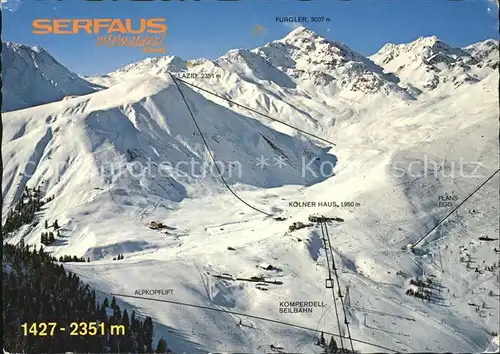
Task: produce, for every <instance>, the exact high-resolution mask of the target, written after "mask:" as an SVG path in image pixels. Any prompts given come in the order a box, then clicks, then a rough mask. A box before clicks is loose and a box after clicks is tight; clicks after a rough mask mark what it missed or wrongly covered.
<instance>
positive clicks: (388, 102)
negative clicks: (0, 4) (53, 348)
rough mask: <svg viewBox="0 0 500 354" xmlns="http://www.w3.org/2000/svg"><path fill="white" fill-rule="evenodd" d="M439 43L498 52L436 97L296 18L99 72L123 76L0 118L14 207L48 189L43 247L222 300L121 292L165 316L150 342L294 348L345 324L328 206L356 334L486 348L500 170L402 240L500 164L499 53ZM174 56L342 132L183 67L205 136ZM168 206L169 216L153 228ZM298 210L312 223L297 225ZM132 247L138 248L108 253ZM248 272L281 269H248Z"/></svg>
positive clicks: (364, 348)
mask: <svg viewBox="0 0 500 354" xmlns="http://www.w3.org/2000/svg"><path fill="white" fill-rule="evenodd" d="M432 43H434V44H432ZM424 47H425V46H424ZM427 47H429V46H427ZM430 47H432V48H433V49H429V50H438V49H439V48H441V49H439V51H442V52H443V53H445V54H446V58H448V57H449V58H451V59H453V60H456V61H459V62H460V63H468V64H467V65H470V66H471V71H473V70H476V69H477V67H478V65H480V64H481V63H483V65H482V68H478V69H477V70H478V71H477V72H478V73H482V75H479V74H478V76H477V82H472V81H471V84H465V83H464V84H463V85H456V86H457V87H455V85H454V84H452V85H451V86H450V85H446V84H447V83H443V85H442V86H439V89H440V90H443V91H441V92H445V93H446V95H444V96H443V97H439V99H436V98H435V97H432V96H431V97H429V96H428V95H426V94H418V89H416V88H413V89H412V86H415V87H420V89H421V90H422V91H424V90H427V89H425V88H424V87H423V85H421V84H422V82H421V81H418V80H417V81H418V82H417V81H415V82H413V81H412V80H406V79H404V80H403V79H402V77H403V76H404V75H402V76H401V80H400V79H399V78H398V76H399V74H397V73H396V74H394V75H389V74H384V73H383V72H382V67H381V66H379V65H377V64H375V63H374V62H372V61H371V60H369V59H367V58H364V57H362V56H361V55H359V54H356V53H355V52H353V51H352V50H350V49H349V48H348V47H347V46H345V45H343V44H338V43H333V42H328V41H326V40H323V39H322V38H321V37H319V36H316V35H315V34H314V33H312V32H310V31H308V30H306V29H303V28H300V29H297V30H295V31H293V32H292V33H291V34H290V35H288V36H287V37H285V38H283V39H281V40H278V41H275V42H271V43H269V44H267V45H265V46H263V47H261V48H256V49H253V50H245V49H238V50H232V51H230V52H228V53H227V54H226V55H224V56H222V57H221V58H219V59H217V60H214V61H211V60H204V59H201V60H196V61H183V60H182V59H180V58H177V57H163V58H158V59H150V60H145V61H141V62H138V63H134V64H132V65H130V66H127V67H125V68H122V69H120V70H119V71H116V72H114V73H111V74H109V75H107V76H105V77H101V78H92V81H94V80H101V81H94V82H100V83H106V85H109V88H107V89H103V90H100V91H98V92H95V93H92V94H89V95H86V96H81V97H74V98H69V99H66V100H63V101H60V102H53V103H50V104H45V105H42V106H37V107H32V108H27V109H23V110H18V111H14V112H8V113H6V114H4V115H3V124H4V132H3V142H2V155H3V156H2V158H3V163H4V171H3V183H2V196H3V198H4V203H5V205H7V207H6V208H4V210H8V205H10V203H11V201H13V200H15V199H16V197H18V196H19V194H20V193H21V192H22V191H23V189H24V187H25V186H26V185H27V186H29V187H33V186H38V185H40V186H41V189H42V191H43V193H44V194H45V195H53V196H54V197H55V198H54V200H52V201H51V202H50V203H48V204H46V205H45V207H46V208H45V209H44V210H43V211H41V212H40V213H39V214H38V215H37V217H38V218H39V221H43V220H48V221H49V223H52V222H53V221H54V220H55V219H57V220H58V223H59V224H60V225H61V230H62V231H61V235H60V236H57V239H56V242H55V243H54V244H52V245H50V246H47V247H46V250H47V251H50V252H52V253H53V254H54V255H56V256H58V255H61V254H72V255H76V256H78V257H80V256H84V257H90V259H91V262H90V263H74V264H72V263H67V264H65V266H67V268H69V269H70V270H71V271H73V272H75V273H77V274H78V275H79V276H80V277H81V278H82V279H83V280H85V281H86V282H87V283H89V284H91V285H92V286H93V287H95V288H96V289H98V290H99V291H100V292H102V293H103V294H110V293H115V294H124V295H134V294H135V292H136V290H140V289H152V288H154V289H172V290H173V291H172V293H171V295H168V297H167V298H160V297H158V298H159V299H166V300H173V301H177V302H186V303H188V304H193V305H197V306H208V307H211V308H215V309H219V310H221V312H213V311H206V310H204V309H203V308H192V307H183V306H179V305H172V304H169V303H162V302H154V301H150V300H149V301H148V300H142V299H137V298H133V299H131V298H126V297H123V296H122V297H119V300H120V301H121V304H120V307H127V306H131V307H134V308H135V309H140V313H141V315H151V316H152V318H153V319H154V321H155V339H156V340H157V339H158V338H160V337H164V338H165V339H166V340H167V342H168V343H169V346H170V347H172V349H173V350H174V351H176V352H269V351H270V350H273V349H276V348H280V347H282V348H283V350H284V351H287V352H294V353H311V354H319V353H320V352H322V348H320V347H318V346H316V345H315V343H316V341H317V336H318V334H319V333H316V330H315V329H317V330H319V331H322V330H325V331H329V332H332V333H338V331H339V330H340V331H342V333H344V335H346V327H345V325H342V324H341V325H340V327H341V329H339V328H337V322H336V319H335V314H334V312H333V299H332V293H331V290H330V289H326V288H325V279H326V278H327V277H328V266H327V265H328V264H329V263H328V262H329V261H328V259H327V252H326V250H327V249H325V247H324V243H323V240H322V235H321V230H320V228H319V226H318V225H317V224H315V223H312V224H311V225H307V224H308V217H309V215H311V214H313V213H321V214H323V215H326V216H331V217H340V218H341V219H340V220H344V221H338V222H332V223H331V224H329V230H330V234H331V243H332V249H333V250H332V253H333V254H334V256H335V257H336V259H335V260H336V264H337V269H338V273H339V281H340V289H341V290H342V291H344V294H345V290H346V287H349V293H348V294H349V296H348V297H347V296H346V298H345V301H346V304H347V305H346V306H347V308H346V311H345V313H346V317H347V319H348V321H349V323H350V331H351V333H352V337H353V338H354V341H353V342H354V348H355V349H356V350H359V351H361V352H380V351H382V352H390V351H391V350H394V351H395V352H481V351H484V350H485V349H487V348H489V349H491V348H492V346H491V343H492V338H493V337H494V335H493V332H498V323H499V317H498V313H499V304H498V298H497V297H496V295H498V287H499V281H500V279H499V277H498V255H497V253H496V250H494V247H495V245H494V244H495V242H491V241H487V240H488V238H491V239H494V238H496V237H497V234H498V229H499V223H498V205H499V203H498V202H499V196H498V183H499V178H498V174H497V175H496V176H495V177H494V178H492V179H491V180H490V181H489V182H488V183H487V184H485V185H484V187H483V188H481V189H480V190H479V191H478V192H477V193H476V194H475V195H474V196H473V197H471V198H470V199H469V200H468V201H467V203H464V204H463V206H461V207H460V208H459V209H457V210H456V211H455V212H453V215H452V216H451V217H449V218H448V219H447V221H446V222H444V223H442V224H441V225H440V226H439V227H438V228H437V229H436V230H435V231H434V232H433V233H431V234H430V235H429V236H428V238H427V239H426V240H425V241H424V242H422V244H421V245H420V246H419V247H418V248H417V249H416V250H415V252H411V251H408V250H403V248H404V246H406V245H407V244H412V243H415V242H416V241H417V240H418V239H420V238H421V237H422V236H423V235H425V234H426V233H427V232H428V231H429V230H431V229H432V228H433V227H434V226H436V224H437V223H438V222H439V221H440V220H441V219H442V218H444V217H445V216H446V215H447V214H449V213H450V211H451V208H453V207H456V206H457V205H458V203H459V202H460V201H462V200H464V199H465V198H467V197H468V195H469V194H470V193H471V192H472V191H473V190H474V189H476V188H477V187H478V186H479V185H480V184H481V183H482V182H484V181H485V180H486V179H487V178H488V177H489V176H491V175H492V174H493V173H494V172H495V171H496V169H498V163H499V160H498V156H499V143H498V136H497V135H498V134H497V132H498V116H499V111H498V90H497V85H498V78H499V76H498V72H497V71H496V70H490V69H491V68H490V69H488V68H485V66H484V63H485V62H483V61H482V60H486V62H487V63H490V62H489V60H490V59H484V58H490V57H491V58H493V61H492V62H491V63H490V64H492V65H493V66H494V65H495V64H494V51H493V50H492V51H491V52H489V50H490V49H491V46H490V45H486V44H485V45H479V44H477V45H473V46H470V47H467V48H465V49H463V50H453V49H447V48H445V46H444V45H443V44H439V45H438V44H437V43H435V42H431V45H430ZM443 48H444V49H443ZM426 50H427V49H426ZM400 52H401V53H400ZM414 52H415V53H419V52H418V49H415V50H414ZM308 53H309V55H308ZM394 53H396V51H394ZM397 53H400V54H398V55H396V54H394V59H391V60H400V58H402V57H403V56H404V55H407V54H404V53H406V52H405V51H403V47H401V48H400V50H398V51H397ZM481 53H482V54H481ZM387 55H388V57H389V54H387ZM408 55H409V54H408ZM419 55H420V54H419ZM426 55H427V54H426ZM443 55H444V54H443ZM431 57H432V56H430V57H429V56H428V55H427V56H426V58H427V59H426V60H427V61H428V62H433V60H432V59H429V58H431ZM459 57H460V58H459ZM398 58H399V59H398ZM411 58H412V60H414V57H411ZM457 58H458V59H457ZM481 58H483V59H481ZM451 59H450V60H451ZM391 60H388V64H390V63H391ZM440 60H441V59H440ZM443 60H444V59H443ZM439 62H441V61H439ZM422 63H423V61H422V62H421V63H420V66H422V65H424V64H422ZM406 64H407V65H409V66H412V65H413V64H414V63H413V62H411V63H410V62H409V63H406ZM384 65H385V64H384ZM425 65H430V64H425ZM432 65H436V67H439V66H441V64H439V63H437V62H436V63H434V64H432ZM450 65H451V64H450ZM457 65H458V64H457ZM460 65H462V64H460ZM464 65H465V64H464ZM488 65H489V64H488ZM488 65H486V66H488ZM386 69H387V68H386ZM402 70H403V69H402ZM415 70H416V71H415V72H416V73H422V74H423V73H425V69H423V72H421V70H420V69H417V68H416V69H415ZM419 70H420V71H419ZM482 70H483V71H482ZM168 71H173V72H174V74H176V75H177V76H179V77H180V76H181V73H190V74H198V77H197V78H196V79H193V78H183V79H182V80H184V81H187V82H190V83H192V84H194V85H197V86H200V87H203V88H206V89H209V90H211V91H214V92H216V93H218V94H219V95H221V96H222V97H227V98H229V99H231V100H234V101H235V102H237V103H239V104H244V105H249V106H250V107H252V108H255V109H257V110H259V111H261V112H263V113H265V114H268V115H270V116H272V117H276V118H277V119H282V120H283V121H285V122H287V123H290V124H294V125H295V126H297V127H300V128H303V129H306V130H307V131H309V132H311V133H314V134H316V135H318V136H321V137H323V138H328V139H329V140H332V141H334V142H335V143H336V146H325V144H323V143H321V142H319V141H317V140H315V139H312V138H311V139H309V138H305V137H304V136H303V135H302V134H299V133H297V132H296V131H295V130H293V129H292V128H290V127H285V128H283V126H282V125H280V124H279V123H276V122H274V123H272V122H270V121H269V120H268V119H266V118H264V117H262V116H259V115H258V114H256V113H252V112H249V111H248V110H245V109H244V108H242V107H239V106H237V105H236V104H235V103H230V102H226V101H224V100H222V99H221V98H216V97H214V96H213V95H210V94H208V93H206V92H202V91H200V90H199V89H197V88H196V87H193V86H190V85H188V84H185V83H183V82H180V81H179V82H178V84H179V86H180V89H181V90H182V93H183V94H184V95H185V98H186V100H187V102H188V104H189V107H190V109H191V110H192V112H193V114H194V116H195V118H196V119H197V122H198V124H199V127H200V129H201V131H202V132H203V136H204V138H205V140H206V143H207V145H208V148H207V147H206V146H205V142H204V141H203V139H202V137H201V136H200V134H199V131H198V129H197V127H196V125H195V123H194V122H193V120H192V118H191V116H190V114H189V111H188V109H187V108H186V106H185V104H184V101H183V99H182V97H181V94H180V92H179V90H178V88H177V86H176V85H175V83H174V82H173V80H172V78H171V77H170V75H169V74H168ZM442 72H445V69H444V67H443V69H442ZM202 73H204V74H209V75H207V77H204V78H202V77H201V75H202ZM404 73H405V72H404V70H403V74H404ZM408 73H410V74H411V75H409V76H408V78H409V79H411V78H417V75H416V74H415V75H413V74H414V72H413V71H408ZM412 75H413V76H412ZM424 78H425V75H424ZM89 80H91V79H89ZM343 80H346V82H345V83H342V81H343ZM405 80H406V81H407V82H404V81H405ZM456 80H458V79H456ZM314 82H316V83H317V84H318V85H317V86H315V85H314ZM464 82H465V81H464ZM440 85H441V84H440ZM432 92H435V90H434V91H432ZM470 102H474V103H475V104H474V105H472V104H470ZM211 154H212V155H213V156H214V158H215V160H217V161H218V162H219V166H220V167H221V169H222V172H223V176H224V177H225V179H226V181H227V183H228V185H229V186H231V188H232V191H234V193H236V196H235V195H234V194H233V193H232V192H231V191H229V190H228V188H227V186H226V185H225V184H224V181H223V180H221V178H220V176H219V175H218V171H217V170H216V169H214V168H213V165H212V164H211ZM305 166H306V167H310V169H308V168H305V169H304V167H305ZM237 197H238V198H240V199H238V198H237ZM448 198H450V199H448ZM442 200H446V201H447V202H446V203H445V204H441V203H440V202H441V201H442ZM448 200H451V202H448ZM242 201H243V202H242ZM323 202H324V203H325V206H320V205H319V203H323ZM333 202H335V203H336V204H337V206H335V205H334V204H333ZM245 203H246V204H245ZM307 203H309V205H307ZM449 203H451V204H449ZM248 204H249V205H251V206H254V207H256V208H258V209H259V210H261V211H264V212H266V213H269V214H272V215H281V216H285V217H286V218H287V219H286V221H284V222H283V221H277V220H274V219H273V218H271V217H269V216H266V215H263V214H262V213H260V212H259V211H258V210H255V209H252V208H250V207H249V206H248ZM301 204H302V205H301ZM4 216H5V215H2V217H4ZM153 220H158V221H161V222H162V223H163V224H164V225H166V226H165V228H164V229H160V230H157V229H151V228H149V227H148V223H149V222H150V221H153ZM294 222H303V223H304V224H305V227H304V228H302V229H299V230H294V229H293V228H290V226H292V223H294ZM43 225H44V223H43V222H39V223H38V224H33V225H26V226H25V227H23V228H22V229H20V230H19V232H17V233H15V234H13V235H11V237H10V238H9V241H10V242H18V241H19V240H20V239H21V238H23V239H24V240H25V243H27V244H34V245H37V247H39V246H40V233H41V232H42V231H43ZM485 239H486V240H485ZM117 254H123V255H124V259H122V260H120V261H114V260H112V259H113V257H115V256H116V255H117ZM330 261H331V260H330ZM269 265H272V266H273V267H268V266H269ZM492 269H493V270H492ZM223 274H225V275H223ZM221 276H222V279H221ZM251 277H256V278H257V279H261V277H263V278H265V279H266V280H269V281H270V282H271V283H266V284H261V283H254V282H248V281H245V280H244V279H251ZM416 278H420V279H426V281H428V280H429V279H430V283H428V284H431V285H429V286H428V291H429V292H430V294H431V295H429V297H430V300H429V301H422V300H421V299H419V298H415V297H413V296H409V295H408V292H407V291H408V290H410V289H412V290H416V289H417V288H418V287H416V286H415V285H413V284H412V283H411V281H415V279H416ZM241 279H243V280H241ZM254 279H255V278H254ZM429 289H430V290H429ZM336 290H338V289H337V288H336ZM334 296H335V295H334ZM336 299H337V300H338V299H339V298H338V297H336ZM300 301H306V302H309V301H313V302H314V301H315V302H318V303H321V302H323V303H324V305H325V306H324V307H318V308H313V309H312V311H311V312H310V313H307V314H297V313H295V314H294V313H290V312H286V311H280V308H283V307H282V306H281V305H282V303H283V302H300ZM337 302H338V301H337ZM224 311H234V312H237V313H247V314H251V315H253V316H259V317H267V318H270V319H271V320H272V321H281V322H284V323H287V324H296V325H298V326H302V327H308V328H311V329H312V330H311V331H308V330H305V329H303V328H297V327H291V326H288V325H281V324H279V323H277V322H269V321H267V322H266V321H262V320H259V319H256V318H250V317H248V316H244V315H235V314H229V313H227V312H224ZM342 315H343V314H342ZM339 344H340V342H339ZM344 344H345V343H344ZM377 346H379V347H377ZM380 346H381V347H380Z"/></svg>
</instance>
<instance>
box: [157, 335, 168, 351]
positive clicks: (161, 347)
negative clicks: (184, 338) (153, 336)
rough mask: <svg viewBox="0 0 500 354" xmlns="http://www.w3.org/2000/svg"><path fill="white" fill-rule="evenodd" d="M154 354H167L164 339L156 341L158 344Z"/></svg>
mask: <svg viewBox="0 0 500 354" xmlns="http://www.w3.org/2000/svg"><path fill="white" fill-rule="evenodd" d="M156 352H157V353H167V342H166V341H165V339H163V338H160V340H159V341H158V344H157V345H156Z"/></svg>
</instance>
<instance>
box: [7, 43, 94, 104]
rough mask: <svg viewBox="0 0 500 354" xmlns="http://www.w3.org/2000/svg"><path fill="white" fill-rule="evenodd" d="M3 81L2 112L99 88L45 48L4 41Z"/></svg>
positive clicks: (87, 92)
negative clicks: (66, 66)
mask: <svg viewBox="0 0 500 354" xmlns="http://www.w3.org/2000/svg"><path fill="white" fill-rule="evenodd" d="M2 82H3V87H2V94H3V102H2V112H8V111H13V110H16V109H22V108H27V107H32V106H37V105H41V104H45V103H49V102H55V101H59V100H61V99H63V98H64V97H65V96H70V95H71V96H74V95H85V94H89V93H92V92H95V91H96V90H97V89H99V87H98V86H96V85H94V84H91V83H89V82H87V81H86V80H84V79H82V78H80V77H79V76H78V75H77V74H75V73H73V72H71V71H69V70H68V69H66V68H65V67H64V66H63V65H61V64H60V63H59V62H57V60H55V59H54V58H53V57H52V56H51V55H50V54H49V53H47V52H46V51H45V50H44V49H42V48H41V47H38V46H35V47H28V46H25V45H22V44H17V43H12V42H2Z"/></svg>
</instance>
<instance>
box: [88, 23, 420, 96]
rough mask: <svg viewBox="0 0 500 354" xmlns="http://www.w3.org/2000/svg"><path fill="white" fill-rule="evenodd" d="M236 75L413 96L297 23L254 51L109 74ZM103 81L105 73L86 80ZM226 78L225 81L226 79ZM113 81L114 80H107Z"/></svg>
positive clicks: (163, 60)
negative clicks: (201, 72)
mask: <svg viewBox="0 0 500 354" xmlns="http://www.w3.org/2000/svg"><path fill="white" fill-rule="evenodd" d="M192 68H193V69H194V68H196V69H199V70H204V71H209V72H214V73H215V72H216V73H218V74H219V75H224V76H225V77H226V76H228V74H231V75H236V76H237V78H235V80H243V81H245V82H249V83H251V84H255V83H258V84H259V86H261V85H262V86H264V88H267V87H266V86H268V85H277V86H279V87H280V88H284V89H291V90H293V89H295V90H296V91H298V92H301V91H300V90H299V88H300V89H302V90H303V91H305V92H307V93H310V94H314V95H315V96H331V95H332V94H339V95H341V96H346V97H348V98H351V99H352V98H354V97H358V98H360V97H362V96H365V95H367V94H376V93H382V94H383V95H391V94H392V95H398V96H400V97H401V98H404V99H412V98H413V97H412V96H411V94H409V93H408V92H406V90H405V89H404V88H401V87H399V86H398V85H397V83H398V81H399V80H398V79H397V77H395V76H394V75H386V74H384V73H383V70H382V68H380V67H379V66H377V65H376V64H374V63H373V62H371V61H370V60H369V59H367V58H365V57H364V56H362V55H360V54H358V53H356V52H354V51H353V50H351V49H350V48H349V47H347V46H346V45H344V44H341V43H337V42H330V41H328V40H326V39H325V38H323V37H321V36H319V35H317V34H316V33H314V32H312V31H311V30H309V29H307V28H305V27H299V28H297V29H295V30H293V31H292V32H290V33H289V34H288V35H287V36H286V37H284V38H283V39H281V40H278V41H273V42H270V43H268V44H266V45H265V46H263V47H260V48H256V49H253V50H248V49H234V50H230V51H229V52H228V53H227V54H226V55H223V56H222V57H220V58H219V59H217V60H215V61H210V60H208V59H197V60H192V61H189V62H186V61H184V60H182V59H181V58H179V57H175V56H166V57H159V58H154V59H151V58H150V59H146V60H143V61H139V62H136V63H132V64H130V65H127V66H125V67H123V68H121V69H119V70H117V71H115V72H113V73H111V74H109V75H107V77H112V78H118V80H117V79H115V81H114V82H117V81H119V78H120V77H121V78H126V77H130V76H135V75H142V74H143V73H147V74H153V75H161V74H165V73H166V72H167V71H171V72H181V71H186V70H189V69H192ZM89 79H90V80H93V82H100V83H104V82H105V80H106V77H97V78H89ZM224 81H226V80H224ZM107 82H108V83H110V82H111V83H112V82H113V81H112V80H111V81H107Z"/></svg>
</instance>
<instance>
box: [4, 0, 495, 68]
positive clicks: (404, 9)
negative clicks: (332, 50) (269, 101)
mask: <svg viewBox="0 0 500 354" xmlns="http://www.w3.org/2000/svg"><path fill="white" fill-rule="evenodd" d="M4 1H5V0H2V3H3V4H2V5H4V6H6V8H5V7H4V11H2V15H3V21H2V22H3V31H2V32H3V33H2V38H3V40H8V41H14V42H18V43H22V44H27V45H40V46H42V47H43V48H45V49H46V50H47V51H48V52H49V53H51V54H52V55H53V56H54V57H55V58H56V59H57V60H58V61H59V62H61V63H62V64H64V65H65V66H67V67H68V68H69V69H71V70H73V71H75V72H77V73H79V74H84V75H90V74H103V73H107V72H110V71H113V70H116V69H117V68H119V67H121V66H123V65H125V64H128V63H131V62H134V61H137V60H140V59H143V58H145V57H147V56H151V54H149V55H147V54H144V53H143V52H142V51H141V50H140V49H138V48H126V47H123V48H117V47H115V48H106V47H98V46H96V45H95V42H96V35H88V34H83V35H35V34H32V33H31V30H32V27H31V22H32V21H33V20H34V19H36V18H95V17H113V18H132V19H133V20H137V21H138V20H139V19H140V18H141V17H142V18H149V17H164V18H165V19H166V22H167V25H168V31H167V38H166V42H165V44H166V48H167V53H166V54H167V55H178V56H180V57H182V58H184V59H193V58H199V57H206V58H217V57H219V56H221V55H223V54H224V53H226V52H227V51H228V50H229V49H233V48H254V47H257V46H260V45H263V44H265V43H266V42H269V41H271V40H274V39H279V38H281V37H283V36H285V35H286V34H287V33H288V32H289V31H290V30H291V28H290V26H289V25H284V24H282V23H277V22H276V17H277V16H306V17H310V16H325V17H329V18H331V22H329V23H323V24H316V25H315V24H311V23H309V24H307V27H309V28H310V29H312V30H314V31H316V32H317V33H318V34H320V35H322V36H324V37H325V38H327V39H331V40H337V41H342V42H344V43H346V44H347V45H348V46H349V47H351V48H352V49H353V50H355V51H357V52H360V53H362V54H364V55H370V54H373V53H374V52H376V51H377V50H378V49H379V48H380V47H381V46H383V45H384V44H385V43H387V42H391V43H405V42H409V41H412V40H414V39H416V38H418V37H419V36H429V35H436V36H438V37H439V38H441V39H442V40H443V41H445V42H447V43H448V44H450V45H452V46H464V45H468V44H471V43H474V42H478V41H481V40H485V39H488V38H495V39H498V8H497V5H496V4H495V2H492V1H491V0H490V1H488V0H464V1H443V0H427V1H417V0H392V1H391V0H389V1H377V0H370V1H367V0H365V1H363V0H354V1H350V2H347V1H336V0H312V1H308V2H301V1H296V0H287V1H285V0H260V1H257V0H241V1H238V2H218V1H213V0H201V1H199V2H195V1H192V0H191V1H190V0H187V1H185V2H180V1H177V0H172V1H170V2H161V1H158V0H157V1H153V2H131V1H126V0H118V1H115V2H112V1H110V0H105V1H102V2H86V1H80V0H64V1H51V0H31V1H27V0H24V1H23V0H7V2H6V3H4ZM21 1H22V2H21ZM256 25H261V26H263V27H264V28H265V30H264V32H263V33H261V34H259V35H256V34H255V32H254V31H253V28H254V27H255V26H256Z"/></svg>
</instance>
